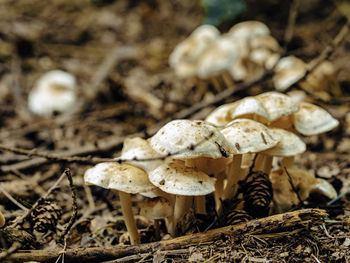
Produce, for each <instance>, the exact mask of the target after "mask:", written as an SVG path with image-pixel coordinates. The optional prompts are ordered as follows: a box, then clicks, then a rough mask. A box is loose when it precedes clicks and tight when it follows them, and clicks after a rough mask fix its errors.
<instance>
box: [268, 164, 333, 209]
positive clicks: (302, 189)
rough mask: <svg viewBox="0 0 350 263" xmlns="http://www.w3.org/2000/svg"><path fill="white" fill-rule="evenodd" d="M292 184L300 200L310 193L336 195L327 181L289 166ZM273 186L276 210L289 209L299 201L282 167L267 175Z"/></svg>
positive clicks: (329, 196)
mask: <svg viewBox="0 0 350 263" xmlns="http://www.w3.org/2000/svg"><path fill="white" fill-rule="evenodd" d="M288 174H289V175H290V177H291V179H292V181H293V185H294V186H295V187H296V188H297V189H298V190H299V191H298V192H299V196H300V198H301V200H303V201H304V200H306V199H307V198H308V197H309V196H310V194H311V193H320V194H322V195H324V196H326V197H328V198H329V199H333V198H335V197H336V196H337V192H336V191H335V189H334V188H333V186H332V185H331V184H330V183H328V182H327V181H325V180H323V179H320V178H315V176H314V175H312V174H311V173H310V172H308V171H305V170H302V169H298V168H289V169H288ZM269 177H270V181H271V183H272V188H273V200H274V205H275V206H276V210H278V212H282V211H285V210H287V209H290V208H291V207H292V206H293V205H297V204H298V203H299V200H298V197H297V195H296V193H295V192H294V191H293V189H292V186H291V184H290V182H289V178H288V176H287V173H286V171H285V170H284V169H278V170H274V171H272V172H271V173H270V175H269Z"/></svg>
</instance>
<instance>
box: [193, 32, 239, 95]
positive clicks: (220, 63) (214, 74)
mask: <svg viewBox="0 0 350 263" xmlns="http://www.w3.org/2000/svg"><path fill="white" fill-rule="evenodd" d="M238 51H239V50H238V47H237V45H236V44H235V42H234V41H232V40H231V39H229V38H225V37H220V38H217V39H216V41H215V42H213V43H212V44H211V45H210V46H209V47H208V48H207V49H206V50H205V52H204V53H203V54H202V55H201V56H200V58H199V60H198V65H197V74H198V76H199V78H201V79H210V80H211V82H212V84H213V86H214V88H215V89H216V90H218V91H219V90H220V89H221V88H220V84H219V81H218V79H217V78H218V77H219V76H221V77H222V79H223V80H224V82H225V85H226V86H230V85H232V79H231V78H230V77H227V76H229V74H227V73H226V72H225V71H226V69H227V68H228V67H229V66H230V65H231V64H232V62H233V61H234V60H235V58H236V56H237V53H238Z"/></svg>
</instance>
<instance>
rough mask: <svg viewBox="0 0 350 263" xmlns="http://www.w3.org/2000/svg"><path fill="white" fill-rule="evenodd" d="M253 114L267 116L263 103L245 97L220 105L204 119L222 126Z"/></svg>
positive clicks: (252, 116)
mask: <svg viewBox="0 0 350 263" xmlns="http://www.w3.org/2000/svg"><path fill="white" fill-rule="evenodd" d="M255 116H259V117H260V118H262V119H265V120H267V119H268V118H269V115H268V113H267V111H266V110H265V108H264V105H263V104H262V103H261V102H260V101H259V100H257V99H256V98H254V97H246V98H244V99H241V100H238V101H235V102H233V103H229V104H224V105H221V106H220V107H218V108H216V109H215V110H214V111H213V112H212V113H210V114H209V115H208V116H207V118H206V119H205V120H206V121H207V122H210V123H212V124H214V125H217V126H224V125H226V124H227V123H229V122H230V121H232V120H234V119H236V118H254V117H255Z"/></svg>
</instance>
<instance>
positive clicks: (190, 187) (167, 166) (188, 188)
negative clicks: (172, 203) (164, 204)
mask: <svg viewBox="0 0 350 263" xmlns="http://www.w3.org/2000/svg"><path fill="white" fill-rule="evenodd" d="M149 179H150V181H151V182H152V183H153V184H154V185H155V186H157V187H159V188H160V189H161V190H162V191H164V192H166V193H169V194H174V195H184V196H198V195H207V194H210V193H212V192H214V191H215V181H216V180H215V178H211V177H209V176H208V175H207V174H205V173H203V172H201V171H199V170H197V169H194V168H192V167H186V166H185V165H184V164H183V163H181V162H171V163H164V164H162V165H161V166H159V167H157V168H156V169H155V170H153V171H151V172H150V174H149Z"/></svg>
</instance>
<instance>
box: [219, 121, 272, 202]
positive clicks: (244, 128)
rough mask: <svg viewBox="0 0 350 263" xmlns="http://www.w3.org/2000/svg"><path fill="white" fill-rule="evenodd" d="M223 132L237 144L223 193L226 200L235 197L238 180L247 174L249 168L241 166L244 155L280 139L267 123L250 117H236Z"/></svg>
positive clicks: (259, 150)
mask: <svg viewBox="0 0 350 263" xmlns="http://www.w3.org/2000/svg"><path fill="white" fill-rule="evenodd" d="M221 132H222V134H224V136H225V137H226V139H227V140H228V141H229V142H230V143H231V144H232V145H234V146H235V155H234V156H233V161H232V163H231V164H230V166H229V168H228V176H227V177H228V179H227V184H226V187H225V190H224V194H223V199H224V200H225V199H229V198H232V197H233V195H234V194H235V193H236V191H237V182H238V181H240V180H242V179H243V178H244V176H245V175H246V172H247V169H246V168H245V169H243V168H241V162H242V155H244V154H247V153H258V152H261V151H265V150H267V149H269V148H272V147H274V146H275V145H277V143H278V141H279V136H276V135H275V134H274V133H272V132H271V131H270V130H269V129H268V128H267V127H266V126H265V125H263V124H261V123H259V122H256V121H253V120H249V119H236V120H234V121H232V122H230V123H229V124H227V126H226V128H224V129H223V130H221Z"/></svg>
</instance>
